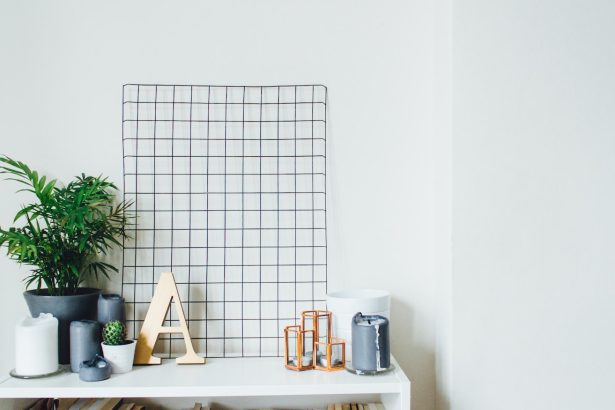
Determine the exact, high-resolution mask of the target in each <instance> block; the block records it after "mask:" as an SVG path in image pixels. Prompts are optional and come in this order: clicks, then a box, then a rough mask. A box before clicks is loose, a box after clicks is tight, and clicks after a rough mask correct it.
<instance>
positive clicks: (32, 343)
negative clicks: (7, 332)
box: [15, 313, 59, 377]
mask: <svg viewBox="0 0 615 410" xmlns="http://www.w3.org/2000/svg"><path fill="white" fill-rule="evenodd" d="M58 367H59V362H58V319H56V318H55V317H53V315H52V314H50V313H41V314H40V315H39V316H38V317H36V318H33V317H27V318H25V319H23V320H21V321H20V322H18V323H17V325H16V326H15V374H16V375H18V376H29V377H32V376H42V375H46V374H50V373H54V372H56V371H58Z"/></svg>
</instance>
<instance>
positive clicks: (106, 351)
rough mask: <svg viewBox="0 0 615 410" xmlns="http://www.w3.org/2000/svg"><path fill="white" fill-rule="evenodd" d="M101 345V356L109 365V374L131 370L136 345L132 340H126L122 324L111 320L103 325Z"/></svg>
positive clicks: (124, 328)
mask: <svg viewBox="0 0 615 410" xmlns="http://www.w3.org/2000/svg"><path fill="white" fill-rule="evenodd" d="M101 345H102V350H103V356H104V357H105V359H107V361H108V362H109V363H110V364H111V373H126V372H129V371H131V370H132V363H133V361H134V357H135V346H136V343H135V341H134V340H126V326H124V324H123V323H122V322H120V321H119V320H112V321H111V322H109V323H107V324H106V325H105V327H104V328H103V342H102V343H101Z"/></svg>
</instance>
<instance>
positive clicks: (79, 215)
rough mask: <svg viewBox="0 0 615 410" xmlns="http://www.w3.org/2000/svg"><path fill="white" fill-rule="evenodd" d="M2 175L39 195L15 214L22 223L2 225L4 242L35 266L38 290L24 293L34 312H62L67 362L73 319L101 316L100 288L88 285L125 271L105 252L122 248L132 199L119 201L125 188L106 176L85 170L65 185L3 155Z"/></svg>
mask: <svg viewBox="0 0 615 410" xmlns="http://www.w3.org/2000/svg"><path fill="white" fill-rule="evenodd" d="M0 174H4V175H5V176H7V178H6V179H7V180H12V181H14V182H16V183H18V184H20V185H21V187H22V189H20V190H19V191H26V192H29V193H31V194H33V196H34V200H33V201H32V202H31V203H30V204H27V205H23V206H22V207H21V209H20V210H19V211H18V212H17V214H16V215H15V218H14V220H13V224H14V225H15V226H12V227H10V228H8V229H5V228H4V227H0V247H5V248H6V252H7V255H8V256H9V257H10V258H11V259H14V260H16V261H17V262H19V263H20V264H25V265H29V266H31V267H32V270H31V272H30V275H29V276H28V277H27V278H26V279H25V282H26V289H28V288H31V289H30V290H26V291H25V292H24V297H25V299H26V303H27V304H28V307H29V309H30V313H31V314H32V316H38V314H40V313H51V314H53V315H54V316H55V317H57V318H58V320H59V324H60V327H59V332H58V333H59V335H58V337H59V340H58V342H59V357H60V363H62V364H67V363H70V345H69V343H70V337H69V329H70V322H71V321H73V320H80V319H90V320H96V306H97V302H98V295H99V293H100V290H99V289H95V288H87V287H81V285H82V284H83V283H84V281H85V280H86V279H87V278H89V277H95V278H98V277H99V276H100V275H103V276H105V277H108V275H109V272H117V269H116V268H115V267H114V266H112V265H110V264H108V263H106V262H104V261H102V260H101V259H100V258H101V257H102V256H104V255H106V254H107V253H108V252H109V251H110V250H111V249H112V248H113V247H114V246H121V243H120V239H122V238H124V237H126V231H125V228H126V226H127V225H128V224H129V223H130V220H131V216H130V215H129V214H128V212H127V209H128V207H129V206H130V205H131V204H130V203H129V202H126V201H122V202H119V203H117V204H116V203H115V193H116V191H117V187H116V186H115V185H114V184H113V183H112V182H109V181H108V180H107V178H103V177H102V176H98V177H93V176H86V175H84V174H82V175H81V176H77V177H75V179H74V180H72V181H71V182H69V183H68V184H66V185H64V186H59V184H58V183H57V182H56V180H48V179H47V178H46V177H45V176H42V175H40V174H39V173H38V172H37V171H34V170H32V169H30V167H28V166H27V165H26V164H24V163H23V162H19V161H16V160H13V159H11V158H9V157H6V156H2V157H0ZM19 191H18V192H19Z"/></svg>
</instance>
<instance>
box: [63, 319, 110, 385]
mask: <svg viewBox="0 0 615 410" xmlns="http://www.w3.org/2000/svg"><path fill="white" fill-rule="evenodd" d="M97 354H102V351H101V347H100V324H99V323H98V322H96V321H95V320H76V321H74V322H71V323H70V368H71V370H72V371H73V372H74V373H79V365H80V364H81V363H82V362H84V361H86V360H92V359H93V358H94V357H95V356H96V355H97Z"/></svg>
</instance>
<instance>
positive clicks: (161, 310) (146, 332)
mask: <svg viewBox="0 0 615 410" xmlns="http://www.w3.org/2000/svg"><path fill="white" fill-rule="evenodd" d="M173 302H175V303H174V305H175V312H176V313H177V317H178V320H179V326H178V327H168V326H162V324H163V323H164V319H165V318H166V316H167V312H168V311H169V308H170V307H171V303H173ZM161 333H181V334H182V335H183V336H184V343H185V344H186V354H185V355H184V356H182V357H178V358H177V359H176V360H175V361H176V363H177V364H203V363H205V358H203V357H200V356H198V355H197V354H196V352H195V351H194V347H193V346H192V339H190V333H188V326H187V325H186V317H185V316H184V309H183V308H182V304H181V301H180V300H179V293H178V292H177V284H176V283H175V277H174V276H173V274H172V273H171V272H164V273H163V274H162V275H161V276H160V280H159V281H158V285H156V291H155V292H154V297H153V298H152V301H151V303H150V305H149V309H148V311H147V314H146V315H145V321H144V322H143V326H142V327H141V333H139V340H137V347H136V351H135V360H134V363H135V364H160V363H161V360H160V358H159V357H155V356H152V352H153V351H154V345H155V344H156V340H158V336H159V335H160V334H161Z"/></svg>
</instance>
